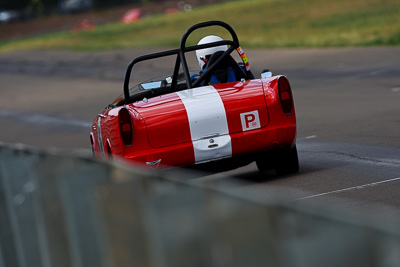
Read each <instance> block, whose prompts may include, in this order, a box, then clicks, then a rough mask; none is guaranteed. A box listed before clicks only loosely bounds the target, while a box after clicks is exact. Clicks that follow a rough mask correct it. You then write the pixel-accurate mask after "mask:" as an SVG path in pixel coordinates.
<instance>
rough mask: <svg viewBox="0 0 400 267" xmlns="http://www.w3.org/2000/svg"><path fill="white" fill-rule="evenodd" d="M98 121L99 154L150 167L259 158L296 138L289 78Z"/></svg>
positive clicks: (208, 91) (177, 97) (133, 107)
mask: <svg viewBox="0 0 400 267" xmlns="http://www.w3.org/2000/svg"><path fill="white" fill-rule="evenodd" d="M98 120H102V123H101V126H100V127H101V129H100V131H101V134H99V132H97V133H94V132H93V133H92V136H93V137H95V136H97V138H93V139H92V140H93V141H92V142H93V143H94V146H95V148H96V147H97V149H95V150H97V153H98V154H101V153H103V154H105V155H109V152H111V154H115V155H118V156H121V157H123V158H125V159H127V160H129V161H135V162H142V163H147V165H149V166H151V167H155V166H157V167H170V166H188V165H194V164H202V163H207V162H210V161H216V160H221V159H226V158H235V157H245V156H249V157H250V158H251V157H253V158H255V156H256V155H259V154H262V153H263V152H264V151H271V150H275V149H279V148H292V147H293V146H294V145H295V138H296V117H295V111H294V105H293V98H292V93H291V90H290V86H289V84H288V82H287V79H286V77H284V76H276V77H273V78H268V79H261V80H252V81H246V82H234V83H228V84H221V85H214V86H205V87H198V88H193V89H188V90H184V91H180V92H177V93H171V94H167V95H163V96H159V97H155V98H151V99H146V100H145V101H139V102H136V103H133V104H130V105H127V106H125V107H119V108H116V109H113V110H108V111H106V112H105V113H104V114H103V115H102V116H99V117H98ZM94 125H99V123H98V121H95V123H94ZM98 127H99V126H98ZM98 127H97V128H98ZM97 130H99V129H97ZM100 136H101V138H99V137H100ZM100 143H102V145H100ZM101 146H103V148H102V149H100V147H101ZM102 151H103V152H102Z"/></svg>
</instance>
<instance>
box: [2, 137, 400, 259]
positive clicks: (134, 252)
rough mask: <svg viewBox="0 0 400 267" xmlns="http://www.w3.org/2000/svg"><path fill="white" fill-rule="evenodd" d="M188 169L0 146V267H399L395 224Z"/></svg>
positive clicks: (399, 243) (398, 240)
mask: <svg viewBox="0 0 400 267" xmlns="http://www.w3.org/2000/svg"><path fill="white" fill-rule="evenodd" d="M190 176H192V174H191V173H188V172H184V171H176V172H161V173H160V172H153V171H148V170H146V171H144V170H141V169H137V168H130V167H127V166H122V165H119V164H116V163H113V162H103V161H97V160H95V159H92V158H91V157H90V156H87V155H84V154H79V153H76V154H68V155H65V153H59V152H54V151H53V152H52V151H42V150H37V149H34V148H29V147H23V146H19V147H18V146H12V145H7V144H0V214H1V216H0V266H2V267H28V266H29V267H36V266H37V267H39V266H43V267H52V266H57V267H63V266H66V267H67V266H68V267H69V266H71V267H88V266H96V267H99V266H100V267H119V266H173V267H180V266H191V267H196V266H215V267H225V266H229V267H232V266H325V267H326V266H363V267H365V266H400V234H399V232H397V231H394V230H390V229H385V228H383V227H379V228H378V227H376V226H371V225H365V224H362V223H360V222H357V221H350V220H349V221H345V220H343V219H338V218H337V217H335V216H334V214H333V215H322V214H315V213H313V212H311V211H309V210H307V208H306V207H292V206H290V205H289V204H283V203H280V202H279V201H275V200H271V199H268V200H266V199H261V198H258V197H257V196H254V195H251V196H249V195H247V194H246V193H243V192H240V191H239V190H238V189H234V188H235V187H229V186H227V187H218V188H210V187H205V186H201V185H196V184H194V183H193V182H191V180H190V179H188V178H189V177H190ZM236 188H237V187H236Z"/></svg>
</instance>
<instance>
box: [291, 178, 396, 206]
mask: <svg viewBox="0 0 400 267" xmlns="http://www.w3.org/2000/svg"><path fill="white" fill-rule="evenodd" d="M399 180H400V177H397V178H393V179H389V180H383V181H379V182H375V183H369V184H363V185H358V186H353V187H348V188H344V189H340V190H335V191H330V192H325V193H321V194H317V195H312V196H308V197H301V198H297V199H295V200H293V201H297V200H304V199H309V198H315V197H321V196H326V195H330V194H336V193H342V192H347V191H351V190H359V189H364V188H366V187H371V186H376V185H378V184H384V183H390V182H394V181H399Z"/></svg>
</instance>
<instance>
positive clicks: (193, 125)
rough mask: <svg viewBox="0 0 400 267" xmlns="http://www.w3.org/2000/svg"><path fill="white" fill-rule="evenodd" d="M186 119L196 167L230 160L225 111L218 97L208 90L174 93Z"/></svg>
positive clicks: (215, 92) (195, 89) (197, 89)
mask: <svg viewBox="0 0 400 267" xmlns="http://www.w3.org/2000/svg"><path fill="white" fill-rule="evenodd" d="M177 94H178V96H179V97H180V99H181V100H182V102H183V104H184V106H185V109H186V113H187V116H188V119H189V127H190V135H191V138H192V143H193V149H194V155H195V161H196V163H202V162H207V161H210V160H213V159H218V158H225V157H231V156H232V145H231V137H230V135H229V129H228V121H227V118H226V111H225V107H224V104H223V102H222V99H221V96H220V95H219V93H218V92H217V90H215V88H214V87H212V86H204V87H199V88H193V89H189V90H185V91H180V92H178V93H177Z"/></svg>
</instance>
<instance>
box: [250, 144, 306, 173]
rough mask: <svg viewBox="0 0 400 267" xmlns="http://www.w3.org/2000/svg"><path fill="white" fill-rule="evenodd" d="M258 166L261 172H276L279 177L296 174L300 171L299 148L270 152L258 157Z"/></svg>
mask: <svg viewBox="0 0 400 267" xmlns="http://www.w3.org/2000/svg"><path fill="white" fill-rule="evenodd" d="M256 164H257V168H258V170H259V171H260V172H265V171H268V170H275V172H276V173H277V174H278V175H285V174H291V173H296V172H298V171H299V159H298V156H297V148H296V146H294V147H293V148H291V149H282V150H277V151H275V152H272V151H270V152H268V153H265V154H263V155H262V156H260V157H258V158H257V160H256Z"/></svg>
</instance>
